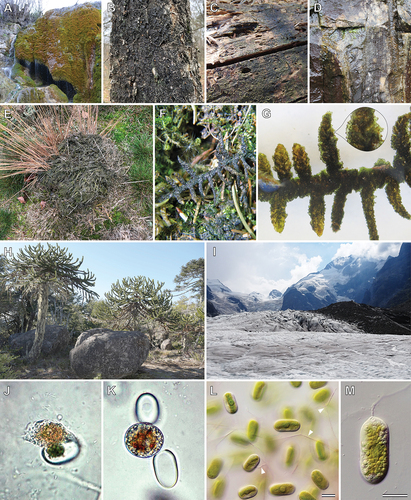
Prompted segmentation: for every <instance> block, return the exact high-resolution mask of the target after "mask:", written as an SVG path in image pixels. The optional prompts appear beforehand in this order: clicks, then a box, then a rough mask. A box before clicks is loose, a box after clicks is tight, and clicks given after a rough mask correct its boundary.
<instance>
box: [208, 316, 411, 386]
mask: <svg viewBox="0 0 411 500" xmlns="http://www.w3.org/2000/svg"><path fill="white" fill-rule="evenodd" d="M373 309H375V308H373ZM335 314H336V313H335ZM353 317H355V315H354V313H353ZM361 318H362V319H361V321H362V323H364V324H365V323H367V321H366V317H365V316H364V315H361ZM357 320H358V319H357ZM380 321H381V316H376V317H375V318H369V320H368V325H370V324H374V325H378V322H380ZM357 322H359V321H357ZM400 326H401V325H400ZM381 329H383V327H382V326H381ZM387 329H388V327H387ZM400 329H401V328H400ZM388 331H389V330H388ZM401 331H402V333H404V331H406V328H405V327H402V329H401ZM410 355H411V337H410V336H409V335H404V334H402V335H393V334H390V333H373V334H370V333H364V331H363V330H361V329H360V328H359V327H358V326H354V325H353V324H350V323H348V322H346V321H342V320H340V319H333V318H327V317H325V316H323V315H322V314H319V313H318V312H315V311H314V312H304V311H290V310H287V311H279V312H253V313H239V314H232V315H225V316H218V317H216V318H207V376H208V377H211V378H213V377H215V378H247V377H254V378H276V379H284V378H291V379H300V378H313V377H314V378H328V379H335V378H342V379H358V378H360V379H369V378H373V379H374V378H388V379H390V378H392V379H400V378H407V379H408V378H410V377H411V365H410V363H409V360H410Z"/></svg>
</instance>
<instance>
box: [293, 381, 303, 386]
mask: <svg viewBox="0 0 411 500" xmlns="http://www.w3.org/2000/svg"><path fill="white" fill-rule="evenodd" d="M290 384H291V385H292V386H293V387H300V385H301V384H302V382H299V381H298V382H297V381H295V382H290Z"/></svg>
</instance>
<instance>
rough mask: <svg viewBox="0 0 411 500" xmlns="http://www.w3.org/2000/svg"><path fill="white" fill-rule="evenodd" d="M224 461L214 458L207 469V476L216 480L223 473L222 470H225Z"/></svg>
mask: <svg viewBox="0 0 411 500" xmlns="http://www.w3.org/2000/svg"><path fill="white" fill-rule="evenodd" d="M223 463H224V462H223V461H222V460H221V458H213V460H211V463H210V465H209V466H208V469H207V476H208V477H209V478H210V479H215V478H216V477H217V476H218V475H219V474H220V472H221V469H222V468H223Z"/></svg>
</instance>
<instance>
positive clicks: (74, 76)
mask: <svg viewBox="0 0 411 500" xmlns="http://www.w3.org/2000/svg"><path fill="white" fill-rule="evenodd" d="M14 47H15V56H16V59H18V60H19V62H20V63H21V64H24V65H25V66H29V65H30V64H34V65H35V64H41V65H44V66H46V67H47V69H48V71H49V72H50V74H51V76H52V79H53V80H54V83H57V82H68V83H69V84H71V85H72V86H73V87H74V89H75V92H76V94H75V96H74V102H100V87H101V82H100V77H101V13H100V10H99V9H97V8H96V7H95V6H94V5H92V4H81V5H75V6H72V7H64V8H62V9H53V10H50V11H48V12H46V13H45V14H44V15H43V16H41V17H40V18H39V19H37V21H36V22H35V23H34V25H31V26H29V27H27V28H26V29H23V30H21V31H20V32H19V33H18V35H17V38H16V42H15V44H14Z"/></svg>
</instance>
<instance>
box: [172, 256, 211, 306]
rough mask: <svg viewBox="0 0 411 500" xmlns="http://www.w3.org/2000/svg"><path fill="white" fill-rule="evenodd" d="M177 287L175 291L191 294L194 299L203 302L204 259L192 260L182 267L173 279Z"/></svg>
mask: <svg viewBox="0 0 411 500" xmlns="http://www.w3.org/2000/svg"><path fill="white" fill-rule="evenodd" d="M174 283H175V284H176V285H177V286H176V289H175V291H176V292H181V293H187V292H191V293H194V295H195V297H197V298H199V299H200V302H203V300H204V259H203V258H199V259H192V260H190V261H189V262H187V264H185V265H184V266H181V271H180V273H179V274H177V276H176V277H175V278H174Z"/></svg>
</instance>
